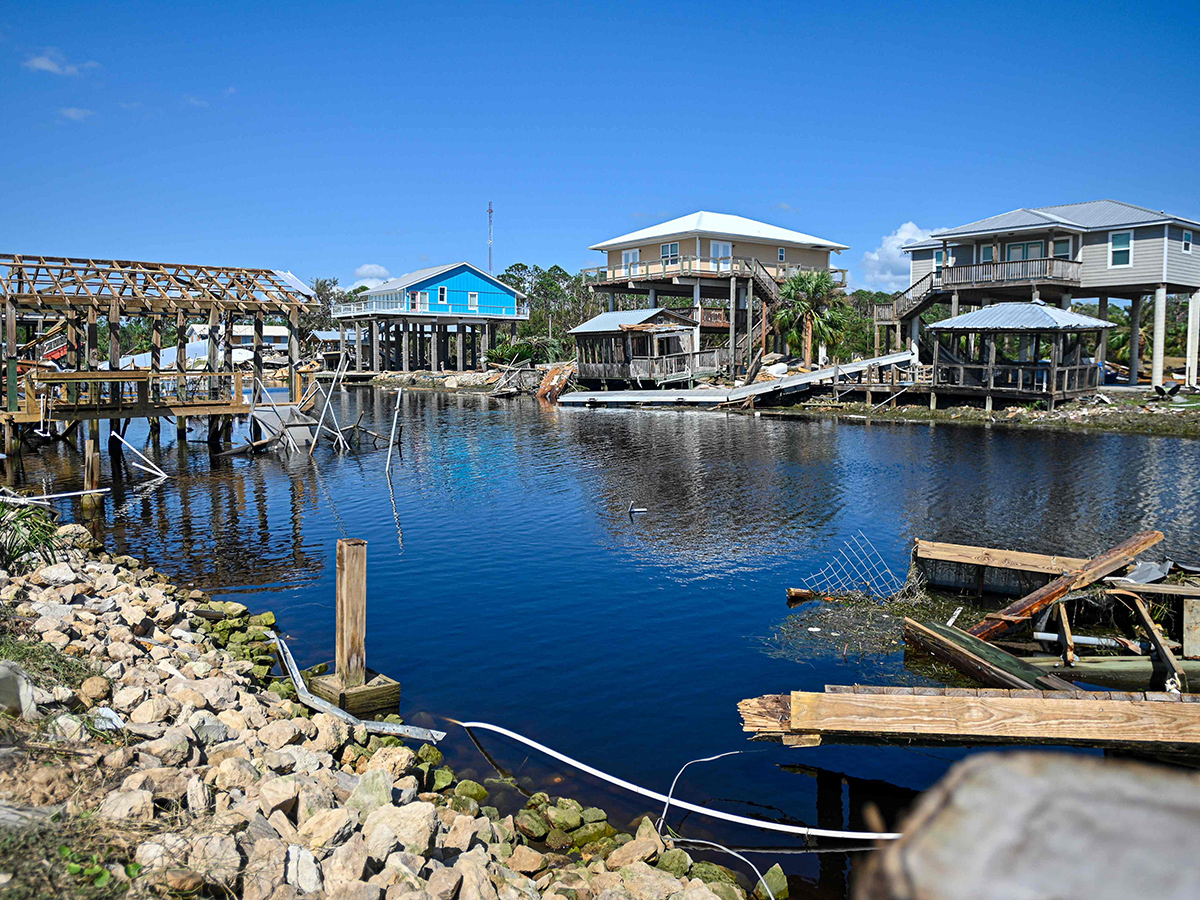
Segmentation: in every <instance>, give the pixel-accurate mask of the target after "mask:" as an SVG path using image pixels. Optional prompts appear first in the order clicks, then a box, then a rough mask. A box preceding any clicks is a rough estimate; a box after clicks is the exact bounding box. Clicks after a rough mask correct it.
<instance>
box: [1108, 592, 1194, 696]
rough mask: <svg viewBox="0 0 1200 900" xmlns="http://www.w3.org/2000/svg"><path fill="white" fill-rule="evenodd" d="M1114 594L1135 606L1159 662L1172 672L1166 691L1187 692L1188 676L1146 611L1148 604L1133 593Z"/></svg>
mask: <svg viewBox="0 0 1200 900" xmlns="http://www.w3.org/2000/svg"><path fill="white" fill-rule="evenodd" d="M1113 593H1114V594H1118V595H1120V596H1123V597H1125V598H1126V599H1128V600H1129V601H1130V602H1131V603H1132V604H1133V611H1134V613H1135V614H1136V615H1137V618H1138V622H1139V623H1140V624H1141V626H1142V630H1143V631H1145V632H1146V636H1147V637H1148V638H1150V643H1151V644H1153V645H1154V650H1155V652H1156V653H1158V659H1159V661H1160V662H1161V663H1162V664H1163V665H1164V666H1165V667H1166V668H1167V669H1168V671H1169V672H1170V674H1169V675H1168V676H1167V678H1166V685H1165V686H1166V689H1167V690H1168V691H1186V690H1187V689H1188V687H1187V675H1186V674H1185V673H1184V671H1183V667H1182V666H1180V665H1179V661H1178V660H1177V659H1175V654H1173V653H1172V652H1171V648H1170V647H1168V646H1167V644H1166V642H1165V641H1164V640H1163V635H1162V632H1160V631H1159V630H1158V626H1157V625H1156V624H1155V623H1154V620H1153V619H1152V618H1150V611H1149V610H1148V609H1146V604H1145V603H1144V602H1143V601H1142V598H1141V597H1139V596H1138V595H1137V594H1135V593H1133V592H1132V591H1113Z"/></svg>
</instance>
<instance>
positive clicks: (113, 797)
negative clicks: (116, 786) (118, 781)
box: [96, 791, 154, 822]
mask: <svg viewBox="0 0 1200 900" xmlns="http://www.w3.org/2000/svg"><path fill="white" fill-rule="evenodd" d="M96 815H97V816H98V817H99V818H101V819H107V820H109V821H111V822H149V821H150V820H151V819H153V818H154V795H153V794H151V793H150V792H149V791H113V792H112V793H111V794H109V795H108V796H107V797H105V798H104V799H103V800H102V801H101V802H100V808H99V809H98V810H96Z"/></svg>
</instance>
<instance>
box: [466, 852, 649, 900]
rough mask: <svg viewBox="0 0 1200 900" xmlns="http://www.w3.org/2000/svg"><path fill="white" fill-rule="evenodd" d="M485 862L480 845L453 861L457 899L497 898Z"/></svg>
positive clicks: (484, 855) (486, 858)
mask: <svg viewBox="0 0 1200 900" xmlns="http://www.w3.org/2000/svg"><path fill="white" fill-rule="evenodd" d="M487 862H488V857H487V854H486V853H484V852H483V848H481V847H480V848H476V849H475V850H472V851H471V852H469V853H464V854H463V855H462V856H460V857H459V858H458V860H457V861H456V862H455V863H454V870H455V871H456V872H458V873H459V874H460V875H462V886H461V887H460V888H459V889H458V898H459V900H499V898H498V897H497V895H496V888H495V886H494V885H493V884H492V880H491V879H490V878H489V877H488V871H487ZM663 900H666V898H665V897H664V898H663Z"/></svg>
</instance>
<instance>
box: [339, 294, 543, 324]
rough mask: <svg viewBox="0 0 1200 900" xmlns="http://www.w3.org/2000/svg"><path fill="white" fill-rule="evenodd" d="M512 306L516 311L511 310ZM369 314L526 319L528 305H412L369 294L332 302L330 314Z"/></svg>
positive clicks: (347, 316) (352, 315)
mask: <svg viewBox="0 0 1200 900" xmlns="http://www.w3.org/2000/svg"><path fill="white" fill-rule="evenodd" d="M514 309H515V311H514ZM372 313H374V314H377V315H388V316H404V315H411V316H446V317H448V318H453V319H458V318H462V319H472V318H475V317H478V318H481V319H528V318H529V304H527V303H518V304H517V305H516V307H515V308H514V307H513V306H511V305H509V306H484V305H479V306H475V307H472V308H470V309H461V308H459V307H450V306H447V305H446V304H444V303H443V304H440V305H439V304H437V303H430V302H429V301H419V302H418V303H417V304H415V305H414V304H412V303H410V302H409V301H408V300H387V299H385V298H383V297H369V298H367V299H366V300H349V301H346V302H344V303H335V304H333V309H332V310H331V315H332V316H333V318H335V319H353V318H360V317H362V316H369V315H371V314H372Z"/></svg>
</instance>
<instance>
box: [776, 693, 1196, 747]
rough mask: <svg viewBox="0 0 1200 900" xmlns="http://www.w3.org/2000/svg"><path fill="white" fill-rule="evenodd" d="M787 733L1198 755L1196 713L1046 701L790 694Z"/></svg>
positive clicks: (1180, 708) (1125, 703)
mask: <svg viewBox="0 0 1200 900" xmlns="http://www.w3.org/2000/svg"><path fill="white" fill-rule="evenodd" d="M791 713H792V714H791V723H790V724H791V728H790V731H791V732H795V733H801V734H817V735H820V736H822V738H825V737H830V736H835V737H836V736H847V737H874V738H905V739H924V740H936V741H951V742H966V743H983V742H992V743H1032V744H1078V745H1083V746H1095V747H1107V746H1122V747H1146V748H1149V747H1155V746H1160V747H1161V746H1170V747H1187V748H1192V749H1200V705H1196V704H1192V703H1157V702H1146V701H1144V700H1141V701H1139V700H1093V701H1090V702H1088V703H1070V702H1064V701H1061V700H1047V699H1045V698H1044V697H1040V696H1039V697H1033V696H1030V697H1028V698H1026V697H1023V696H1009V697H975V698H972V697H926V696H917V695H912V696H904V695H899V694H887V695H878V694H826V693H806V692H803V691H794V692H793V693H792V709H791Z"/></svg>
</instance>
